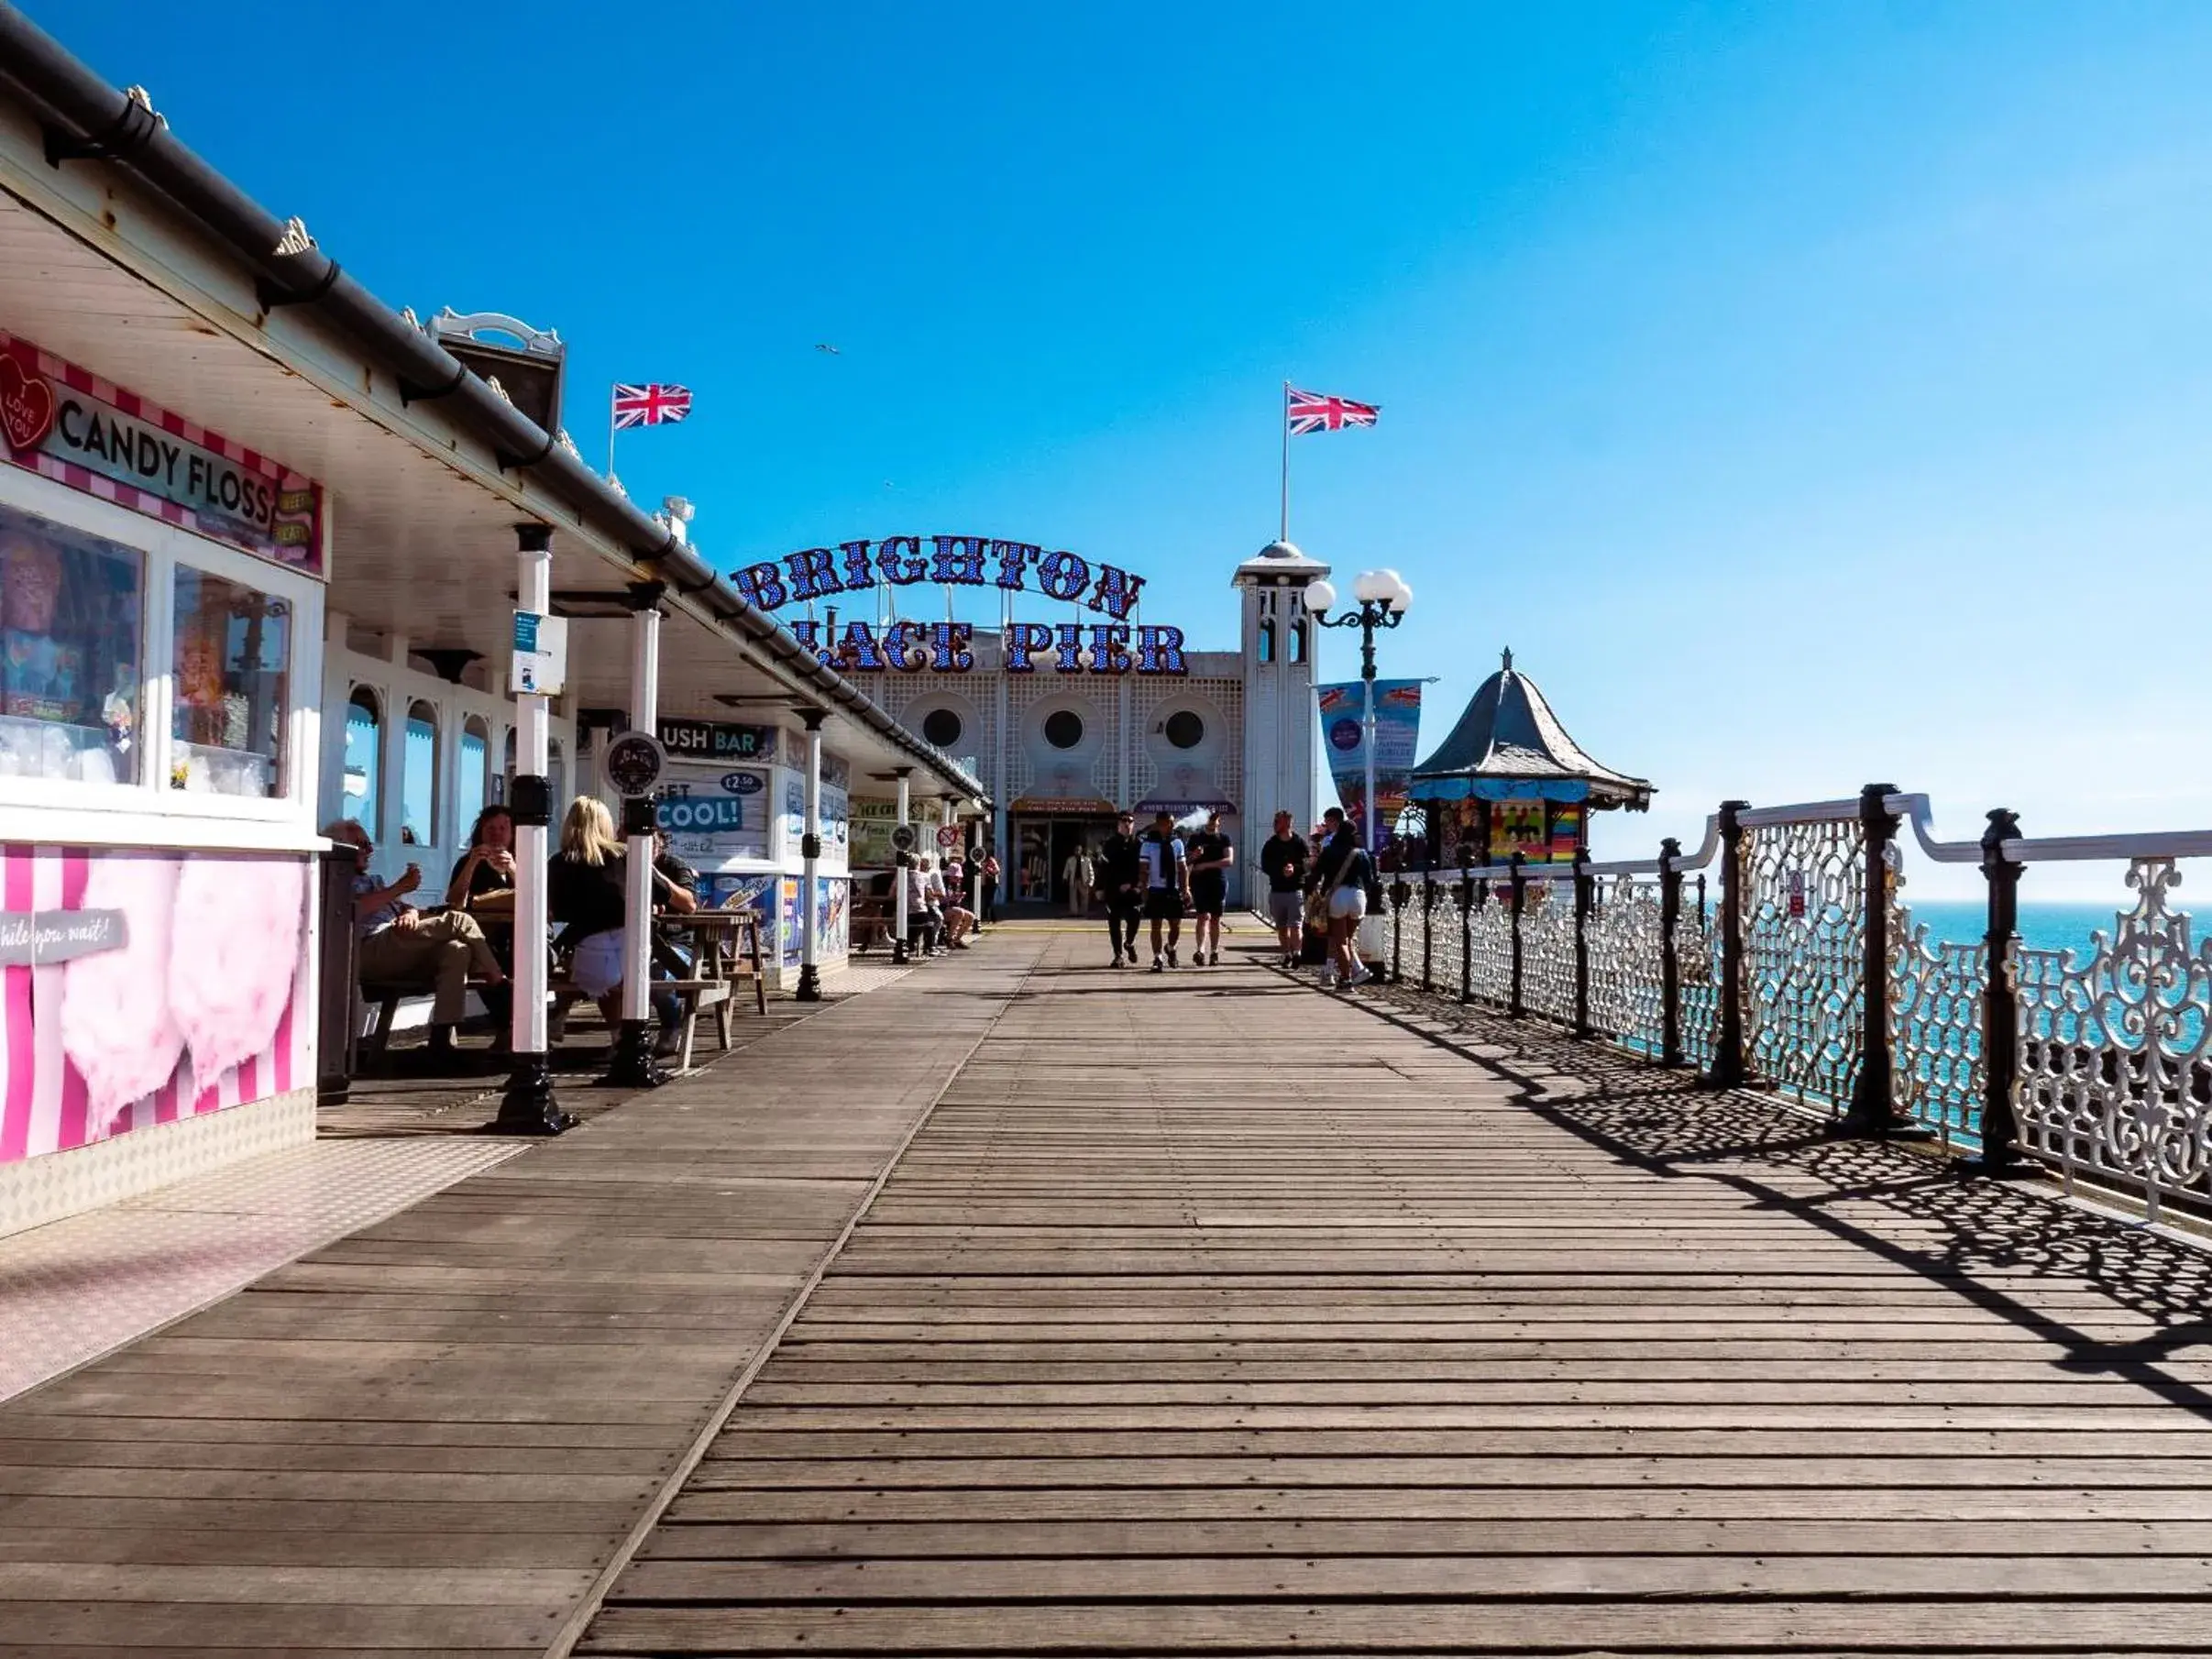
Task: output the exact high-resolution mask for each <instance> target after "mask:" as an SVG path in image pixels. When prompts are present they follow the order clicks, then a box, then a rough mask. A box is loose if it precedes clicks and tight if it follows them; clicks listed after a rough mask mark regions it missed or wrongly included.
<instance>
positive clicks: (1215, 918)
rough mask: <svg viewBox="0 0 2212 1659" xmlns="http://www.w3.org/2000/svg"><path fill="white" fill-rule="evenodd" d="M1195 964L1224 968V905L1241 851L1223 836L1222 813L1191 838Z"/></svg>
mask: <svg viewBox="0 0 2212 1659" xmlns="http://www.w3.org/2000/svg"><path fill="white" fill-rule="evenodd" d="M1190 855H1191V915H1192V918H1193V919H1192V922H1191V961H1193V962H1194V964H1196V965H1197V966H1198V967H1201V968H1204V967H1207V966H1209V965H1210V966H1213V967H1216V968H1217V967H1219V966H1220V965H1221V906H1222V904H1223V903H1224V901H1225V900H1226V899H1227V895H1228V888H1229V875H1228V871H1229V866H1230V865H1231V864H1233V863H1235V862H1237V849H1236V848H1234V847H1232V846H1230V845H1229V838H1228V837H1227V836H1226V835H1224V834H1222V833H1221V814H1220V813H1218V812H1209V813H1207V814H1206V815H1205V829H1201V830H1199V832H1198V833H1197V834H1196V835H1194V836H1193V837H1191V843H1190Z"/></svg>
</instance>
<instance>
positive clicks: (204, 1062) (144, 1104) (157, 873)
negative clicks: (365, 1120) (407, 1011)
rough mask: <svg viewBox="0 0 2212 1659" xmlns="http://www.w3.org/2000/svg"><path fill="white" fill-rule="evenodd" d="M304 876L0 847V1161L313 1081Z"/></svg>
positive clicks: (139, 855) (268, 857) (255, 862)
mask: <svg viewBox="0 0 2212 1659" xmlns="http://www.w3.org/2000/svg"><path fill="white" fill-rule="evenodd" d="M308 889H309V883H308V866H307V862H306V861H305V860H304V859H302V858H299V857H285V856H282V855H280V854H233V853H165V852H139V851H114V850H108V849H96V850H93V849H85V848H78V847H34V846H26V845H21V844H14V843H11V844H6V845H0V962H4V963H5V965H0V1164H6V1163H13V1162H17V1161H18V1160H20V1159H26V1158H37V1157H40V1156H43V1155H44V1154H47V1153H50V1152H62V1151H68V1150H70V1149H71V1148H75V1147H83V1146H89V1145H91V1144H93V1143H94V1142H96V1141H102V1140H106V1139H108V1138H110V1137H114V1136H116V1135H122V1134H127V1133H128V1132H129V1131H131V1130H133V1129H142V1128H146V1127H148V1126H151V1125H154V1124H163V1123H171V1122H174V1121H175V1120H177V1119H178V1118H181V1117H189V1116H193V1115H199V1114H201V1113H206V1112H219V1111H222V1110H223V1109H225V1108H226V1107H229V1106H236V1105H243V1104H248V1103H249V1102H252V1101H257V1100H262V1099H265V1098H267V1097H269V1096H270V1095H273V1094H281V1093H284V1092H285V1091H287V1090H289V1089H291V1088H292V1087H293V1086H294V1084H295V1083H301V1084H304V1083H306V1082H310V1081H312V1079H313V1077H314V1052H313V1049H312V1044H313V1041H314V1018H313V1014H312V1010H311V1009H310V1008H309V1005H308V958H309V948H310V941H311V930H310V928H309V926H308V919H307V894H308Z"/></svg>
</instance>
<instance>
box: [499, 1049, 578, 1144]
mask: <svg viewBox="0 0 2212 1659" xmlns="http://www.w3.org/2000/svg"><path fill="white" fill-rule="evenodd" d="M576 1125H577V1119H576V1116H575V1115H574V1114H573V1113H569V1112H564V1111H562V1110H561V1109H560V1107H559V1105H558V1104H556V1103H555V1101H554V1098H553V1062H552V1061H551V1060H548V1059H546V1057H545V1055H543V1054H518V1055H516V1056H515V1057H514V1067H513V1069H512V1071H509V1072H508V1073H507V1092H506V1093H504V1094H502V1095H501V1096H500V1115H498V1116H497V1117H495V1118H493V1119H492V1120H491V1133H492V1134H494V1135H558V1134H559V1133H560V1132H561V1131H562V1130H564V1129H573V1128H575V1127H576Z"/></svg>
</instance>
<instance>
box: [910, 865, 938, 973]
mask: <svg viewBox="0 0 2212 1659" xmlns="http://www.w3.org/2000/svg"><path fill="white" fill-rule="evenodd" d="M935 879H936V878H935V877H934V876H932V875H931V874H930V861H929V860H928V859H926V858H921V859H917V860H915V861H914V864H913V866H912V868H910V869H909V870H908V872H907V927H908V930H909V931H910V932H911V933H912V934H913V936H914V938H913V940H912V943H914V944H919V946H920V947H921V953H922V954H923V955H924V956H934V955H935V954H936V953H937V929H938V926H939V924H940V923H941V920H942V918H941V917H940V916H939V914H938V911H937V906H935V905H933V904H931V903H930V883H931V882H932V881H934V880H935ZM941 886H942V884H940V887H941Z"/></svg>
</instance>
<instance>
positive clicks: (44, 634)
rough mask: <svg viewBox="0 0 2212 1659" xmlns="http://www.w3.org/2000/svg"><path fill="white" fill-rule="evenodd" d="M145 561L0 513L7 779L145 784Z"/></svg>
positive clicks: (0, 733) (2, 744)
mask: <svg viewBox="0 0 2212 1659" xmlns="http://www.w3.org/2000/svg"><path fill="white" fill-rule="evenodd" d="M145 582H146V563H145V559H144V557H143V555H140V554H138V553H137V552H136V551H134V550H133V549H131V548H128V547H120V546H117V545H116V544H115V543H113V542H105V541H102V540H101V539H100V538H99V537H97V536H92V535H87V534H85V533H83V532H82V531H78V530H71V529H68V528H66V527H64V526H62V525H60V524H56V523H52V522H49V521H47V520H45V519H41V518H38V517H36V516H34V515H32V514H30V513H28V512H17V511H14V510H13V509H9V508H0V776H9V777H62V778H76V779H78V780H80V781H82V782H85V783H101V784H112V783H126V784H127V783H136V782H137V781H138V776H139V773H138V756H139V755H140V754H141V753H144V745H143V744H142V743H141V742H138V708H139V703H138V682H139V677H140V663H141V658H140V656H139V654H138V644H139V623H138V618H139V613H140V610H141V600H142V596H143V593H144V590H145Z"/></svg>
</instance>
